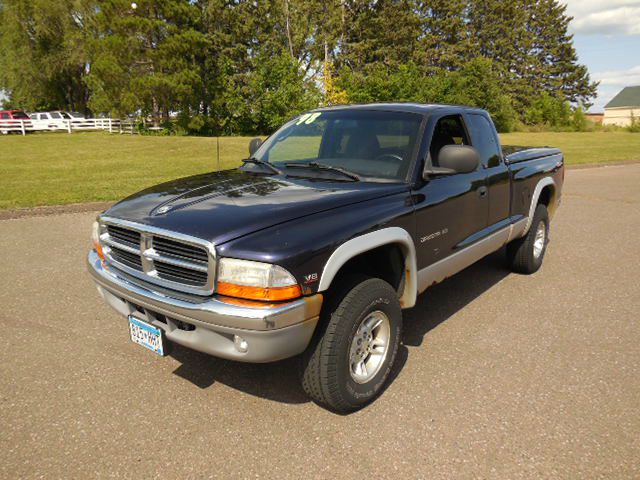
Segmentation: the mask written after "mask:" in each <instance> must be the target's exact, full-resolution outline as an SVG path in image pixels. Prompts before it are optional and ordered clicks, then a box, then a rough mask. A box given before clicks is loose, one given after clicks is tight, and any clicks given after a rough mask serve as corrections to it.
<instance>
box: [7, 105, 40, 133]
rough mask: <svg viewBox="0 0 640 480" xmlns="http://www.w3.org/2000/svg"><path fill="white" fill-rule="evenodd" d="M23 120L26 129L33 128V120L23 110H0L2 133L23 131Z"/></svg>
mask: <svg viewBox="0 0 640 480" xmlns="http://www.w3.org/2000/svg"><path fill="white" fill-rule="evenodd" d="M21 122H24V128H25V129H26V130H31V129H32V127H33V125H32V123H31V120H30V119H29V116H28V115H27V114H26V113H25V112H24V111H23V110H0V133H2V134H3V135H6V134H8V133H11V132H18V133H21V131H22V130H21V129H22V123H21Z"/></svg>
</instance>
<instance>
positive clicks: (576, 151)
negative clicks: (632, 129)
mask: <svg viewBox="0 0 640 480" xmlns="http://www.w3.org/2000/svg"><path fill="white" fill-rule="evenodd" d="M500 138H501V141H502V143H503V144H504V145H524V146H532V147H543V146H550V147H558V148H560V149H561V150H562V152H563V153H564V155H565V160H566V162H567V165H569V166H571V165H584V164H606V163H612V162H613V163H615V162H627V161H634V160H635V161H640V134H637V133H628V132H570V133H555V132H541V133H537V132H531V133H529V132H527V133H507V134H502V135H500Z"/></svg>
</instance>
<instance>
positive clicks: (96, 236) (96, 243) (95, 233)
mask: <svg viewBox="0 0 640 480" xmlns="http://www.w3.org/2000/svg"><path fill="white" fill-rule="evenodd" d="M91 242H92V243H93V248H94V249H95V250H96V253H97V254H98V256H99V257H100V260H102V261H103V262H104V252H103V251H102V245H100V224H99V223H98V222H93V227H92V229H91Z"/></svg>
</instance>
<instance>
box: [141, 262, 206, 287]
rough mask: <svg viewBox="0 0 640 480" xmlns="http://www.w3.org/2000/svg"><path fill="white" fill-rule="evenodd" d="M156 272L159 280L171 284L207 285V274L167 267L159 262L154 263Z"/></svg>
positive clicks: (174, 266)
mask: <svg viewBox="0 0 640 480" xmlns="http://www.w3.org/2000/svg"><path fill="white" fill-rule="evenodd" d="M154 263H155V267H156V272H157V273H158V276H159V277H160V278H164V279H165V280H169V281H171V282H181V283H187V284H189V285H197V286H203V285H204V284H205V283H207V272H196V271H195V270H190V269H188V268H184V267H178V266H176V265H169V264H168V263H162V262H159V261H156V262H154Z"/></svg>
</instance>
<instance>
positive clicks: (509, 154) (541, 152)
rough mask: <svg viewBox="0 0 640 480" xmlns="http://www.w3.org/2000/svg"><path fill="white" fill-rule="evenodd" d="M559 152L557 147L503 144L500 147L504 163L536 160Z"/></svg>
mask: <svg viewBox="0 0 640 480" xmlns="http://www.w3.org/2000/svg"><path fill="white" fill-rule="evenodd" d="M561 153H562V152H561V151H560V149H559V148H553V147H520V146H512V145H504V146H503V147H502V154H503V156H504V161H505V162H506V163H520V162H526V161H527V160H536V159H539V158H544V157H550V156H552V155H558V154H561Z"/></svg>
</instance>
